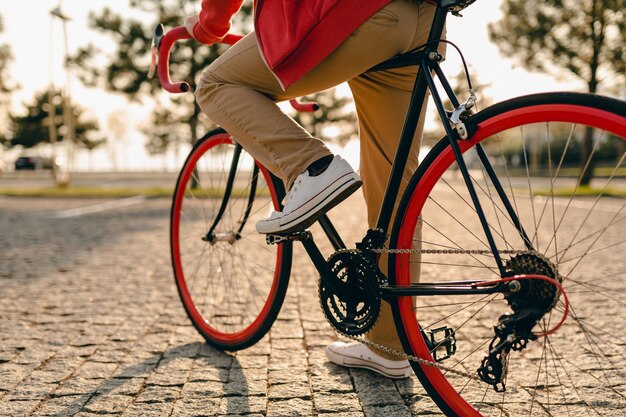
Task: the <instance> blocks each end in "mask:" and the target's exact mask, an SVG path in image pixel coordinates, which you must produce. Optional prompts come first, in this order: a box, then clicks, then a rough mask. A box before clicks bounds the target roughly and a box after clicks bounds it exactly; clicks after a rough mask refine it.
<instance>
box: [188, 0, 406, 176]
mask: <svg viewBox="0 0 626 417" xmlns="http://www.w3.org/2000/svg"><path fill="white" fill-rule="evenodd" d="M414 8H415V6H411V5H410V4H409V3H408V2H407V0H394V1H393V2H392V3H390V4H389V5H387V6H385V7H384V8H383V9H381V10H380V11H379V12H377V13H375V14H374V15H373V16H372V17H371V18H370V19H368V20H367V21H366V22H365V23H363V25H361V27H360V28H359V29H358V30H357V31H355V33H354V34H353V35H352V36H350V37H349V38H348V39H347V40H346V41H344V42H343V43H342V44H341V45H340V46H339V47H338V48H337V49H336V50H335V51H334V52H333V53H332V54H331V55H329V56H328V57H327V58H326V59H325V60H324V61H323V62H322V63H320V64H319V65H318V66H316V67H315V68H314V69H313V70H312V71H311V72H309V73H308V74H307V75H306V76H304V77H303V78H302V79H301V80H300V81H298V82H296V83H295V84H294V85H292V86H291V87H289V88H288V89H287V91H282V89H281V87H280V85H279V83H278V81H277V80H276V79H275V77H274V75H273V74H272V73H271V72H270V71H269V69H268V68H267V66H266V65H265V63H264V62H263V59H262V57H261V55H260V52H259V49H258V46H257V41H256V37H255V35H254V34H250V35H248V36H246V37H245V38H244V39H242V40H241V41H239V42H238V43H237V44H235V45H234V46H232V47H231V48H230V49H229V50H228V51H226V52H225V53H224V54H223V55H222V56H220V58H218V59H217V60H216V61H215V62H214V63H213V64H211V65H210V66H209V67H208V68H207V70H206V71H205V72H204V73H203V75H202V77H201V78H200V80H199V82H198V86H197V91H196V97H197V100H198V103H199V105H200V107H201V108H202V110H203V111H204V112H205V113H206V114H207V115H208V116H209V117H210V118H211V119H212V120H213V121H214V122H216V123H217V124H218V125H220V126H222V127H223V128H224V129H226V131H228V132H229V133H231V134H232V135H233V136H234V137H235V138H236V140H237V141H238V142H239V143H240V144H241V145H242V146H243V147H244V148H245V149H246V150H247V151H248V152H249V153H250V154H251V155H252V156H253V157H255V158H256V159H257V160H259V162H261V163H262V164H263V165H265V166H266V167H267V168H268V169H269V170H270V171H272V172H273V173H274V174H275V175H277V176H278V177H280V178H282V179H283V180H284V181H285V183H286V184H287V188H290V187H291V184H292V183H293V182H294V180H295V179H296V177H297V176H298V175H300V174H301V173H302V172H303V171H304V170H305V169H306V168H307V167H308V166H309V165H310V164H311V163H312V162H314V161H316V160H318V159H319V158H321V157H323V156H328V155H330V151H329V150H328V149H327V148H326V147H325V146H324V144H323V142H322V141H321V140H319V139H317V138H313V137H312V136H311V135H310V134H309V133H308V132H306V131H305V130H304V129H303V128H302V127H301V126H299V125H298V124H297V123H296V122H295V121H294V120H293V119H291V118H290V117H289V116H288V115H286V114H284V113H283V112H282V111H281V110H280V109H279V108H278V107H277V106H276V105H275V104H274V103H275V102H276V101H283V100H288V99H291V98H295V97H299V96H303V95H307V94H312V93H314V92H318V91H321V90H324V89H328V88H331V87H334V86H336V85H338V84H340V83H342V82H344V81H347V80H350V79H352V78H355V77H357V76H359V75H360V74H361V73H363V72H364V71H365V70H367V69H368V68H371V67H372V66H374V65H376V64H378V63H379V62H382V61H384V60H386V59H388V58H390V57H392V56H394V55H397V54H399V53H402V52H406V51H407V50H409V48H410V47H411V46H412V41H413V38H414V34H415V31H416V22H417V18H418V16H417V12H416V11H415V10H414Z"/></svg>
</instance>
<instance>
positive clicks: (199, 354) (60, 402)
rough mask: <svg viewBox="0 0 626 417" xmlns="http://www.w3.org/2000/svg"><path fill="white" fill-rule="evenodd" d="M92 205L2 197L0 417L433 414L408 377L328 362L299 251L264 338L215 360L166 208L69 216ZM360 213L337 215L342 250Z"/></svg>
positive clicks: (355, 232) (150, 204) (359, 229)
mask: <svg viewBox="0 0 626 417" xmlns="http://www.w3.org/2000/svg"><path fill="white" fill-rule="evenodd" d="M101 202H102V201H99V200H67V199H64V200H61V199H50V200H46V199H12V198H3V199H0V230H1V231H2V232H1V234H0V247H1V250H0V294H1V297H0V299H1V304H0V415H6V416H20V415H36V416H51V415H54V416H68V415H79V416H95V415H100V416H101V415H106V414H114V415H123V416H135V415H136V416H152V415H154V416H187V415H190V416H192V415H193V416H196V415H197V416H214V415H250V416H267V417H273V416H300V415H302V416H309V415H311V416H317V415H319V416H336V417H340V416H341V417H353V416H364V415H365V416H385V417H393V416H410V415H440V413H439V411H438V409H437V408H436V407H435V406H434V405H433V403H432V402H431V400H430V399H429V398H428V396H427V395H426V394H425V392H424V391H423V389H422V388H421V386H420V385H419V383H418V382H417V380H416V379H415V378H410V379H407V380H402V381H396V382H394V381H390V380H388V379H385V378H383V377H379V376H377V375H376V374H373V373H371V372H368V371H364V370H354V369H352V370H348V369H345V368H341V367H337V366H334V365H332V364H329V363H328V362H327V360H326V358H325V355H324V347H325V346H326V345H327V344H328V343H329V342H331V341H333V340H336V339H337V337H336V335H335V333H334V331H333V330H332V329H331V328H330V326H329V325H328V324H327V322H326V320H325V318H324V317H323V315H322V313H321V310H320V308H319V304H318V301H317V296H316V295H317V277H316V272H315V270H314V269H313V267H312V266H311V265H310V264H309V261H308V259H306V258H305V256H304V251H303V249H302V248H301V247H300V245H297V246H296V249H295V261H294V262H295V263H294V267H293V269H292V271H293V273H292V277H293V278H292V282H291V286H290V289H289V291H288V294H287V298H286V301H285V304H284V307H283V310H282V311H281V314H280V316H279V318H278V320H277V322H276V324H275V325H274V327H273V328H272V330H271V331H270V333H269V335H268V336H266V337H265V338H264V339H263V340H262V341H261V342H259V343H258V344H257V345H255V346H254V347H252V348H250V349H247V350H244V351H241V352H238V353H236V354H228V353H223V352H220V351H218V350H215V349H213V348H211V347H208V346H207V345H206V344H204V343H203V339H202V338H201V337H200V336H199V335H198V334H197V332H196V331H195V329H194V328H193V327H192V326H191V324H190V322H189V320H188V319H187V317H186V315H185V313H184V310H183V307H182V305H181V303H180V300H179V299H178V294H177V292H176V287H175V284H174V281H173V278H172V271H171V266H170V261H169V246H168V213H169V200H167V199H152V200H138V201H134V202H133V204H128V205H126V206H125V207H120V208H117V209H112V210H108V211H103V212H95V210H94V212H93V213H91V214H85V215H78V216H76V215H75V214H77V213H79V212H77V211H73V212H68V211H67V210H70V209H74V208H78V207H83V206H86V205H94V204H99V203H101ZM355 204H359V202H358V201H355V200H354V198H353V199H352V200H350V202H348V203H346V204H344V205H342V206H341V207H339V208H338V209H337V210H339V211H340V210H344V211H345V210H350V213H351V216H347V217H349V218H350V219H352V222H353V224H351V225H348V227H345V229H346V230H349V231H350V232H349V233H351V234H349V235H347V236H344V240H345V241H346V242H350V244H351V242H354V241H355V240H357V239H358V238H359V237H360V236H361V235H362V234H363V232H364V231H365V230H364V226H362V225H363V224H364V211H363V210H358V209H355V207H354V205H355ZM344 213H347V212H344ZM340 215H341V214H340Z"/></svg>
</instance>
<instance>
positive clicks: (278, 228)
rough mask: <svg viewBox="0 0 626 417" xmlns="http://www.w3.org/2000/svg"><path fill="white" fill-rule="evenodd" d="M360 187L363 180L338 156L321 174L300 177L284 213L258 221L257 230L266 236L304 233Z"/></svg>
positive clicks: (276, 213) (286, 203) (292, 189)
mask: <svg viewBox="0 0 626 417" xmlns="http://www.w3.org/2000/svg"><path fill="white" fill-rule="evenodd" d="M360 186H361V177H359V175H358V174H357V173H356V172H354V170H353V169H352V167H351V166H350V164H348V162H346V161H345V160H344V159H343V158H341V157H340V156H339V155H336V156H335V157H334V158H333V160H332V162H331V163H330V165H329V166H328V168H326V170H325V171H324V172H322V173H321V174H319V175H317V176H315V177H311V176H310V175H309V172H308V171H305V172H304V173H303V174H300V175H299V176H298V178H296V181H295V182H294V184H293V187H291V190H289V192H288V193H287V195H286V196H285V200H284V204H285V205H284V207H283V211H275V212H273V213H272V215H271V216H270V217H269V218H268V219H265V220H261V221H259V222H258V223H257V224H256V230H257V232H259V233H265V234H267V233H289V232H293V231H297V230H304V229H306V228H307V227H309V226H310V225H312V224H313V223H315V221H316V220H317V219H319V218H320V217H321V216H322V215H323V214H324V213H326V212H327V211H328V210H330V209H331V208H333V207H335V206H336V205H337V204H339V203H341V202H342V201H343V200H345V199H346V198H347V197H348V196H349V195H350V194H352V193H353V192H355V191H356V190H358V189H359V187H360Z"/></svg>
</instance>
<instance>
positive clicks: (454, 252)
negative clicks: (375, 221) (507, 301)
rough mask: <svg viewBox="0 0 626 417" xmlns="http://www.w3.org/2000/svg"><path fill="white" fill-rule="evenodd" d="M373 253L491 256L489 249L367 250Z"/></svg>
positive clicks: (519, 251) (508, 253)
mask: <svg viewBox="0 0 626 417" xmlns="http://www.w3.org/2000/svg"><path fill="white" fill-rule="evenodd" d="M369 250H370V251H372V252H374V253H401V254H405V253H421V254H435V255H492V254H493V252H492V251H491V250H489V249H389V248H382V249H369ZM522 252H524V251H521V250H500V251H498V253H500V254H504V255H517V254H520V253H522Z"/></svg>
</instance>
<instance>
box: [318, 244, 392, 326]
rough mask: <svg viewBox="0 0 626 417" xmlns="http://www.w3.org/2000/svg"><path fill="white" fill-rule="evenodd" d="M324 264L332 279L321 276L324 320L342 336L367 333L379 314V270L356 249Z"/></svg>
mask: <svg viewBox="0 0 626 417" xmlns="http://www.w3.org/2000/svg"><path fill="white" fill-rule="evenodd" d="M327 263H328V268H329V270H330V271H331V276H328V277H324V276H321V277H320V282H319V296H320V303H321V304H322V310H323V311H324V314H325V315H326V319H327V320H328V322H329V323H330V324H331V326H333V328H335V329H336V330H337V331H339V332H340V333H342V334H344V335H347V336H357V335H362V334H364V333H367V332H368V331H369V330H370V329H371V328H372V326H374V324H375V323H376V320H378V315H379V313H380V305H381V298H380V283H379V276H378V274H379V272H378V267H377V266H376V264H375V263H374V262H373V261H372V260H371V259H370V258H369V257H367V256H366V255H364V254H363V252H361V251H360V250H358V249H342V250H339V251H337V252H335V253H334V254H333V255H331V256H330V258H329V259H328V261H327ZM329 280H330V282H329Z"/></svg>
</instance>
